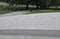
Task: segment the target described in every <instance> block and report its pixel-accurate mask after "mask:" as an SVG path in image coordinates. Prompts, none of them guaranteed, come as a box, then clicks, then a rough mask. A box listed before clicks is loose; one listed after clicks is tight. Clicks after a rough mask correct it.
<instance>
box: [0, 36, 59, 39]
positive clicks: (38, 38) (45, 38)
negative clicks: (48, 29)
mask: <svg viewBox="0 0 60 39" xmlns="http://www.w3.org/2000/svg"><path fill="white" fill-rule="evenodd" d="M0 39H60V37H49V36H29V35H0Z"/></svg>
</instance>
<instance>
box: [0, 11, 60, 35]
mask: <svg viewBox="0 0 60 39" xmlns="http://www.w3.org/2000/svg"><path fill="white" fill-rule="evenodd" d="M0 35H37V36H40V35H41V36H42V35H43V36H60V12H59V13H43V14H29V15H15V16H5V17H4V16H1V17H0Z"/></svg>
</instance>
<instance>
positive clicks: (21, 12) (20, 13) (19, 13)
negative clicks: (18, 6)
mask: <svg viewBox="0 0 60 39" xmlns="http://www.w3.org/2000/svg"><path fill="white" fill-rule="evenodd" d="M25 13H28V11H17V12H11V13H8V14H2V15H0V17H1V16H3V17H5V16H15V15H23V14H25Z"/></svg>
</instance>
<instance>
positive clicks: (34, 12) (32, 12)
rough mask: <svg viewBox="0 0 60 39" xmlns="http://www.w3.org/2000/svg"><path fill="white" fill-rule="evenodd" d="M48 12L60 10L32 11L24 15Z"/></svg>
mask: <svg viewBox="0 0 60 39" xmlns="http://www.w3.org/2000/svg"><path fill="white" fill-rule="evenodd" d="M48 12H60V10H33V11H30V12H29V13H26V14H37V13H48Z"/></svg>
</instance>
